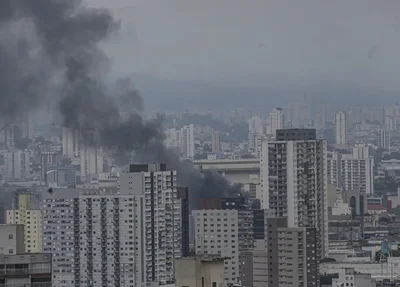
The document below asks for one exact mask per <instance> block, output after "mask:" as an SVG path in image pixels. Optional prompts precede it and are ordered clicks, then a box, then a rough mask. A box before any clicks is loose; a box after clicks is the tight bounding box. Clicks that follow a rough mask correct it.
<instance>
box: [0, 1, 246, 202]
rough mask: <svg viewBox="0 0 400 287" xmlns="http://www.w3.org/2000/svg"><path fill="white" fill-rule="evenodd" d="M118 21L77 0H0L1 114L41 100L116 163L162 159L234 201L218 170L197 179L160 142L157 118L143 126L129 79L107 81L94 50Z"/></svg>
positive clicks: (194, 186) (201, 193)
mask: <svg viewBox="0 0 400 287" xmlns="http://www.w3.org/2000/svg"><path fill="white" fill-rule="evenodd" d="M118 28H119V23H118V21H116V20H115V19H114V18H113V17H112V15H111V14H110V12H109V11H108V10H105V9H94V8H88V7H86V6H84V5H83V2H82V0H37V1H34V0H1V1H0V65H1V67H2V72H0V102H1V103H0V113H1V115H2V117H4V118H15V117H17V116H19V115H21V114H24V113H26V112H27V111H30V110H31V109H34V108H37V107H40V106H42V105H43V104H44V102H45V101H46V102H47V101H50V102H53V103H54V104H55V105H56V106H58V107H59V112H60V113H61V115H62V118H63V125H64V126H65V127H67V128H71V129H76V130H79V131H80V134H81V136H82V138H83V140H84V141H85V142H86V143H88V144H91V145H99V146H105V147H107V148H110V149H112V150H114V151H116V153H117V155H119V158H122V159H128V160H129V159H130V158H131V157H130V156H131V154H132V151H135V153H134V156H135V158H136V160H141V161H146V162H147V161H158V162H165V163H167V165H168V166H169V167H170V168H171V169H176V170H177V171H178V174H179V175H178V176H179V181H180V183H181V184H182V185H185V186H188V187H189V188H190V189H191V195H192V196H191V197H192V202H196V201H197V200H198V199H199V198H201V197H220V196H233V195H237V194H238V193H239V192H240V187H239V186H230V185H229V184H228V183H227V181H226V180H225V179H224V178H223V177H221V176H220V175H218V174H216V173H205V174H201V173H200V171H198V170H197V169H195V168H194V167H193V165H192V164H191V163H188V162H181V161H179V159H178V157H177V156H176V155H175V154H173V153H171V152H169V151H168V149H166V148H165V146H164V145H163V140H164V133H163V127H162V118H158V119H155V120H153V121H145V120H144V119H143V117H142V112H143V99H142V98H141V96H140V95H139V94H138V92H137V91H136V90H135V89H134V87H133V86H132V83H131V81H130V80H129V79H121V80H118V81H116V82H115V83H114V84H111V85H110V83H109V78H110V77H109V67H110V65H111V63H110V62H109V59H108V57H107V56H106V55H105V54H104V53H103V51H102V50H101V49H100V48H99V45H100V44H101V43H102V41H104V40H106V39H107V38H108V37H109V36H110V35H111V34H112V33H114V32H115V31H117V30H118Z"/></svg>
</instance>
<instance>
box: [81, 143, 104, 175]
mask: <svg viewBox="0 0 400 287" xmlns="http://www.w3.org/2000/svg"><path fill="white" fill-rule="evenodd" d="M80 159H81V177H82V178H84V179H88V177H90V176H91V175H95V174H98V173H101V172H103V149H102V148H101V147H94V146H89V145H87V144H84V143H81V144H80Z"/></svg>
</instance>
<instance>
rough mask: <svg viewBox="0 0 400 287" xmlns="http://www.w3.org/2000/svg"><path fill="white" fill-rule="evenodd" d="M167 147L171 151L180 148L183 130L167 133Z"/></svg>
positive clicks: (172, 130) (169, 130)
mask: <svg viewBox="0 0 400 287" xmlns="http://www.w3.org/2000/svg"><path fill="white" fill-rule="evenodd" d="M165 146H166V147H168V148H171V149H176V148H180V146H181V130H177V129H168V130H166V131H165Z"/></svg>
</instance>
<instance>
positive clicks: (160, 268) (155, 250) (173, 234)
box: [120, 164, 182, 284]
mask: <svg viewBox="0 0 400 287" xmlns="http://www.w3.org/2000/svg"><path fill="white" fill-rule="evenodd" d="M176 177H177V173H176V171H171V170H167V166H166V165H165V164H144V165H140V164H139V165H131V166H130V170H129V172H127V173H123V174H121V177H120V193H121V194H133V195H139V196H144V198H145V202H144V210H145V216H144V218H143V222H142V224H143V226H144V229H145V231H146V234H145V238H146V240H145V245H144V251H145V254H146V261H145V267H146V281H147V282H158V283H160V284H167V283H170V282H173V281H174V273H175V265H174V260H175V259H176V258H180V257H181V256H182V199H181V198H178V187H177V178H176Z"/></svg>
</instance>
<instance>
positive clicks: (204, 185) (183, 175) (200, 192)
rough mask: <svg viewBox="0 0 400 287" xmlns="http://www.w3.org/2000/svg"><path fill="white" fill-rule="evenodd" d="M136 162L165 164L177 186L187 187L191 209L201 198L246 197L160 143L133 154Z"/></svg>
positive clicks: (212, 173)
mask: <svg viewBox="0 0 400 287" xmlns="http://www.w3.org/2000/svg"><path fill="white" fill-rule="evenodd" d="M135 159H136V160H137V161H138V162H165V163H167V168H169V169H172V170H176V171H177V173H178V184H179V185H181V186H186V187H189V192H190V195H189V200H190V205H191V207H192V208H196V207H199V200H200V199H201V198H212V197H215V198H221V197H237V196H239V195H242V196H245V197H248V194H246V193H244V192H243V191H242V186H241V185H240V184H234V185H231V184H230V183H229V182H228V181H227V180H226V179H225V178H224V177H222V176H221V175H220V174H219V173H217V172H214V171H205V172H201V171H200V170H198V169H197V168H196V167H194V166H193V163H192V162H190V161H181V160H179V157H178V156H177V155H176V154H175V153H174V151H172V150H169V149H167V148H166V147H165V145H164V144H163V143H162V142H153V143H152V144H151V145H149V146H147V147H146V148H144V149H141V150H140V151H137V152H136V153H135Z"/></svg>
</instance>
